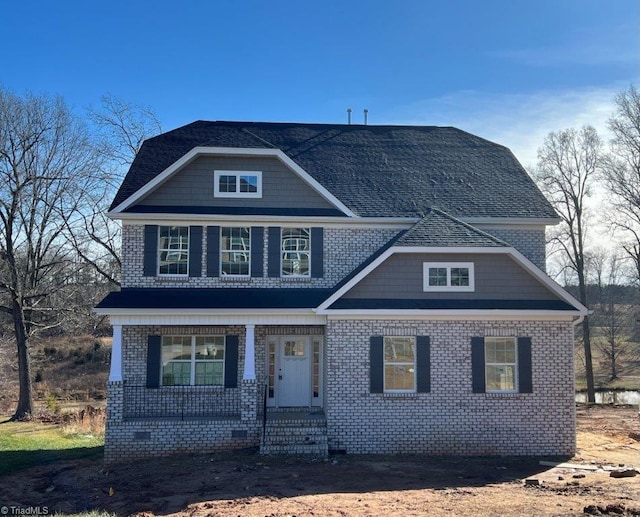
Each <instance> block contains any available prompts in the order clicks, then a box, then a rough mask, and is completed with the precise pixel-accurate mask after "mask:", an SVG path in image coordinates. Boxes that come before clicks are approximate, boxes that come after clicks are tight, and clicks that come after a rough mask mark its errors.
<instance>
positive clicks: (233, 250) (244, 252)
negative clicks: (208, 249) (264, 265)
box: [220, 226, 251, 278]
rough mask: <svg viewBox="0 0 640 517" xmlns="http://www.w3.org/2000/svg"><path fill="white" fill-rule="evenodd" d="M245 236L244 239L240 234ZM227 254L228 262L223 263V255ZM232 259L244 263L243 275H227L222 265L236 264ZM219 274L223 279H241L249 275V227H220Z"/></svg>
mask: <svg viewBox="0 0 640 517" xmlns="http://www.w3.org/2000/svg"><path fill="white" fill-rule="evenodd" d="M243 233H244V234H246V238H245V237H243V235H242V234H243ZM225 234H228V235H225ZM225 254H228V256H229V260H228V261H224V260H223V258H224V255H225ZM232 258H236V259H238V258H240V259H243V260H240V261H239V262H242V263H246V266H247V272H246V273H245V274H238V273H227V272H225V270H224V263H225V262H229V263H236V262H237V261H236V260H231V259H232ZM220 274H221V275H222V276H224V277H243V278H246V277H248V276H250V275H251V228H250V227H233V226H232V227H222V228H220Z"/></svg>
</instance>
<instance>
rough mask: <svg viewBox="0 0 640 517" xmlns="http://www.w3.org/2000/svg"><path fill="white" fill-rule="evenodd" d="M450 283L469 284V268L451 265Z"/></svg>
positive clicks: (456, 284)
mask: <svg viewBox="0 0 640 517" xmlns="http://www.w3.org/2000/svg"><path fill="white" fill-rule="evenodd" d="M451 285H452V286H458V287H461V286H468V285H469V268H466V267H452V268H451Z"/></svg>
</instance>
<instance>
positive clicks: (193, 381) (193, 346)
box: [160, 334, 227, 388]
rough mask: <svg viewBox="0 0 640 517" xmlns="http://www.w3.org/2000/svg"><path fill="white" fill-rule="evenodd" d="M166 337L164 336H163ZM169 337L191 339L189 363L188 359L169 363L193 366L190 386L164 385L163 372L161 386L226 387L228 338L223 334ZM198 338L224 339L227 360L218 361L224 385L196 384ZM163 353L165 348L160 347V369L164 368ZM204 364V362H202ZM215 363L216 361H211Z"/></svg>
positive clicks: (190, 372) (190, 374)
mask: <svg viewBox="0 0 640 517" xmlns="http://www.w3.org/2000/svg"><path fill="white" fill-rule="evenodd" d="M163 337H164V336H163ZM167 337H187V338H190V339H191V359H189V360H188V361H187V360H186V359H180V360H174V361H167V362H174V363H187V362H188V363H189V364H190V365H191V368H190V370H189V384H164V382H163V380H164V376H163V374H162V371H161V372H160V385H161V386H166V387H173V386H202V387H205V388H219V387H221V386H224V377H225V367H224V365H225V360H226V354H227V340H226V336H224V335H222V334H210V335H206V336H195V335H193V336H190V335H188V334H186V335H181V336H173V335H170V336H167ZM196 337H222V339H223V344H222V346H223V347H224V354H223V357H224V358H225V359H217V360H216V361H219V362H222V383H221V384H196ZM162 352H163V346H162V345H161V346H160V362H161V364H160V368H162V367H163V364H162ZM200 362H202V361H200ZM211 362H214V361H211Z"/></svg>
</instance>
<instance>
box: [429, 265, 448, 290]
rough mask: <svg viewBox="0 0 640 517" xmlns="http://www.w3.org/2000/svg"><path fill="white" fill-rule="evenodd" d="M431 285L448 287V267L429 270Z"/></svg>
mask: <svg viewBox="0 0 640 517" xmlns="http://www.w3.org/2000/svg"><path fill="white" fill-rule="evenodd" d="M429 285H430V286H445V287H446V285H447V268H446V267H430V268H429Z"/></svg>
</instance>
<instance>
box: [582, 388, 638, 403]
mask: <svg viewBox="0 0 640 517" xmlns="http://www.w3.org/2000/svg"><path fill="white" fill-rule="evenodd" d="M576 402H587V393H586V392H581V393H576ZM596 404H635V405H639V404H640V391H633V390H625V391H596Z"/></svg>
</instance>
